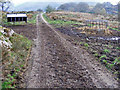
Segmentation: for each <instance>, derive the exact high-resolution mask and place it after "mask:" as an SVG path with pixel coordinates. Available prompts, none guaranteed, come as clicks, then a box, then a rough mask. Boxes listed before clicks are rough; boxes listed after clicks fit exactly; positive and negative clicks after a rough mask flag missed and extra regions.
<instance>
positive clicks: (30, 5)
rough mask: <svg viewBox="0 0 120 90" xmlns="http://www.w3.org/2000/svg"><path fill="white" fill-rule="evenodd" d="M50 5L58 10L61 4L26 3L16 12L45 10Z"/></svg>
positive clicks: (18, 7)
mask: <svg viewBox="0 0 120 90" xmlns="http://www.w3.org/2000/svg"><path fill="white" fill-rule="evenodd" d="M48 5H50V6H52V7H53V8H57V7H59V6H60V5H61V3H56V2H26V3H23V4H21V5H19V6H16V7H15V8H14V10H15V11H31V10H33V11H35V10H37V9H42V10H45V9H46V7H47V6H48Z"/></svg>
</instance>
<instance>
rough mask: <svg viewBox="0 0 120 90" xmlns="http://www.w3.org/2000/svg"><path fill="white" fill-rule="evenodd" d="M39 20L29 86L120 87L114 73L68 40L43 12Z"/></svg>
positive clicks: (38, 17)
mask: <svg viewBox="0 0 120 90" xmlns="http://www.w3.org/2000/svg"><path fill="white" fill-rule="evenodd" d="M36 19H37V30H36V32H37V38H36V40H35V46H34V47H33V49H32V54H31V59H32V60H33V65H32V69H31V71H30V75H29V79H28V86H27V87H28V88H47V87H50V88H53V87H59V88H60V87H61V88H69V87H73V88H81V87H89V88H92V87H99V88H100V87H101V88H105V87H107V88H108V87H112V88H113V87H115V88H116V87H118V85H117V84H118V83H117V81H116V80H114V78H113V76H112V74H111V73H110V72H108V71H107V70H106V68H105V67H103V66H102V65H101V64H99V63H98V62H97V61H96V60H95V58H94V57H93V56H91V55H89V53H87V52H86V51H85V50H83V49H82V48H80V47H75V46H73V45H72V44H71V43H70V42H68V41H66V38H65V36H62V35H63V34H61V33H60V32H57V31H55V29H54V28H53V27H52V26H50V25H48V24H47V22H45V20H44V19H43V17H42V15H41V16H40V15H38V16H37V18H36ZM63 37H64V38H63Z"/></svg>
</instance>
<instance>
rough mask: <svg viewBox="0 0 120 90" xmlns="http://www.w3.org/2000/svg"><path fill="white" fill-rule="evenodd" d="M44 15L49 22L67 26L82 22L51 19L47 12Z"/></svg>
mask: <svg viewBox="0 0 120 90" xmlns="http://www.w3.org/2000/svg"><path fill="white" fill-rule="evenodd" d="M43 17H44V19H45V20H46V21H47V22H48V23H49V24H53V25H59V26H65V25H71V24H81V23H80V22H75V21H63V20H51V19H50V18H49V17H47V16H46V14H43Z"/></svg>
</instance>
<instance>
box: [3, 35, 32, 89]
mask: <svg viewBox="0 0 120 90" xmlns="http://www.w3.org/2000/svg"><path fill="white" fill-rule="evenodd" d="M9 40H10V41H11V42H12V49H11V50H10V51H7V50H6V49H5V48H2V56H3V58H2V62H3V63H4V65H5V68H6V69H7V70H6V74H7V76H5V79H4V80H3V83H2V88H15V87H16V86H18V84H16V83H17V82H18V81H17V80H16V76H19V77H21V76H20V73H22V72H21V71H22V70H23V67H24V68H25V64H26V58H27V56H28V54H29V50H30V48H31V46H32V41H31V40H28V39H27V38H26V37H24V36H22V35H19V34H14V35H13V36H11V37H10V39H9ZM3 71H4V70H3ZM11 71H14V72H13V73H12V74H10V73H11Z"/></svg>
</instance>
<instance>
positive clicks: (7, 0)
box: [0, 0, 11, 12]
mask: <svg viewBox="0 0 120 90" xmlns="http://www.w3.org/2000/svg"><path fill="white" fill-rule="evenodd" d="M10 6H11V0H0V7H1V10H2V11H3V12H6V11H7V10H8V9H9V8H10Z"/></svg>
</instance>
